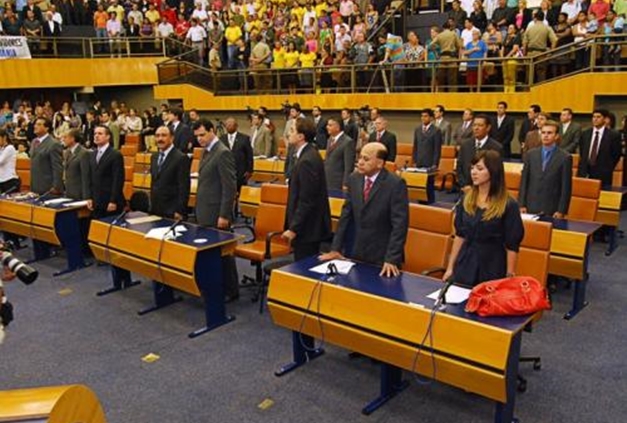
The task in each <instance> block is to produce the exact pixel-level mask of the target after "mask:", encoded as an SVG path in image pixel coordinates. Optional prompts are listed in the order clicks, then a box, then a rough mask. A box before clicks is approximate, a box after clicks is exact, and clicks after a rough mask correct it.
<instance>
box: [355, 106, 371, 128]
mask: <svg viewBox="0 0 627 423" xmlns="http://www.w3.org/2000/svg"><path fill="white" fill-rule="evenodd" d="M355 117H356V120H357V124H358V126H359V127H360V128H367V127H368V123H369V122H370V106H368V105H367V104H366V105H365V106H362V107H360V108H359V109H357V110H355Z"/></svg>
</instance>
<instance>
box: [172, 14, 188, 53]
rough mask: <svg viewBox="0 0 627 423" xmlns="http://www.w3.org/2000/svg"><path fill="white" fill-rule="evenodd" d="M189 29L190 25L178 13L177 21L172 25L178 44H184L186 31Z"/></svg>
mask: <svg viewBox="0 0 627 423" xmlns="http://www.w3.org/2000/svg"><path fill="white" fill-rule="evenodd" d="M190 27H191V24H190V23H189V21H186V20H185V16H183V14H182V13H179V18H178V21H177V22H176V25H174V34H175V35H176V39H177V40H178V41H179V42H181V43H185V39H186V37H187V31H189V28H190ZM179 48H180V47H179ZM180 53H182V52H179V54H180Z"/></svg>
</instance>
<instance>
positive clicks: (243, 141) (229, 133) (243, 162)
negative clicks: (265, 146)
mask: <svg viewBox="0 0 627 423" xmlns="http://www.w3.org/2000/svg"><path fill="white" fill-rule="evenodd" d="M224 126H225V128H226V134H224V135H222V136H221V137H220V141H222V143H223V144H224V145H226V146H227V147H228V148H229V150H231V152H232V153H233V158H234V159H235V167H236V170H237V172H236V174H237V192H239V191H240V189H241V188H242V185H246V183H247V182H248V179H249V178H250V176H251V175H252V174H253V163H254V161H253V148H252V146H251V144H250V137H249V136H248V135H246V134H242V133H241V132H239V131H238V124H237V120H235V118H233V117H229V118H228V119H227V120H226V121H225V122H224Z"/></svg>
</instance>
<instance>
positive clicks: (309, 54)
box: [298, 45, 318, 88]
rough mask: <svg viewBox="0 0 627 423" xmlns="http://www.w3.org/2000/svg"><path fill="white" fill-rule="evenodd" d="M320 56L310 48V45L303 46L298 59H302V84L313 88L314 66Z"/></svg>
mask: <svg viewBox="0 0 627 423" xmlns="http://www.w3.org/2000/svg"><path fill="white" fill-rule="evenodd" d="M317 57H318V56H317V55H316V53H315V52H313V51H311V50H310V49H309V46H308V45H305V46H304V47H303V51H302V53H300V55H299V56H298V60H299V61H300V67H301V71H300V72H299V73H300V86H301V87H307V88H311V87H313V76H314V71H313V69H312V68H313V67H314V65H315V63H316V58H317Z"/></svg>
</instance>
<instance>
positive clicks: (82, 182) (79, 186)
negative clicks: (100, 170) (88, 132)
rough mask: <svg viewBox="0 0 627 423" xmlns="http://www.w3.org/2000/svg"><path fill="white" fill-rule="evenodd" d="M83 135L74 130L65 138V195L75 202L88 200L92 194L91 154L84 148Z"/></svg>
mask: <svg viewBox="0 0 627 423" xmlns="http://www.w3.org/2000/svg"><path fill="white" fill-rule="evenodd" d="M82 143H83V134H82V133H81V131H80V130H79V129H76V128H73V129H70V131H69V132H68V133H67V134H66V135H65V136H64V137H63V144H64V145H65V151H64V154H63V156H64V160H63V163H64V166H63V167H64V171H65V172H64V173H65V195H66V196H67V197H69V198H72V199H74V200H87V199H89V198H90V197H91V192H90V184H91V182H90V169H89V161H90V160H91V152H90V151H89V150H87V149H86V148H85V147H83V146H82V145H81V144H82Z"/></svg>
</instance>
